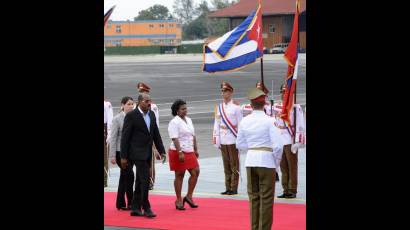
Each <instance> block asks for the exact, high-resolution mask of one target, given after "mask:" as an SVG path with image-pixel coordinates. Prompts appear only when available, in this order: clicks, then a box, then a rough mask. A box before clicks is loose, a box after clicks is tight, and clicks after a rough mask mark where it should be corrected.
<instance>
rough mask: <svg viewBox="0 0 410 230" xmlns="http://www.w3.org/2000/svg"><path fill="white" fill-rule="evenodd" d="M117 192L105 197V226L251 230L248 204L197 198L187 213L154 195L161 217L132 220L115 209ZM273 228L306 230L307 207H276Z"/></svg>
mask: <svg viewBox="0 0 410 230" xmlns="http://www.w3.org/2000/svg"><path fill="white" fill-rule="evenodd" d="M115 198H116V193H115V192H105V193H104V225H107V226H121V227H135V228H155V229H196V230H197V229H206V230H210V229H212V230H218V229H220V230H228V229H235V230H239V229H250V218H249V206H248V201H247V200H230V199H218V198H195V197H194V200H195V203H197V204H198V205H199V208H197V209H192V208H190V207H189V205H188V204H185V208H186V210H185V211H178V210H176V209H175V205H174V201H175V196H166V195H150V196H149V198H150V203H151V208H152V210H153V211H154V212H155V213H156V214H157V217H155V218H153V219H148V218H146V217H140V216H130V211H118V210H117V209H116V208H115ZM273 216H274V217H273V226H272V229H275V230H304V229H306V205H304V204H283V203H281V204H280V203H275V204H274V214H273Z"/></svg>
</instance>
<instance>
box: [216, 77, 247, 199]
mask: <svg viewBox="0 0 410 230" xmlns="http://www.w3.org/2000/svg"><path fill="white" fill-rule="evenodd" d="M221 91H222V92H221V93H222V98H223V102H222V103H220V104H219V105H218V106H217V108H215V110H216V111H215V122H214V129H213V144H214V146H215V147H217V148H219V149H220V150H221V152H222V161H223V165H224V174H225V188H226V189H225V191H224V192H222V193H221V194H222V195H236V194H238V184H239V153H238V149H237V148H236V136H237V132H238V124H239V122H240V121H241V120H242V112H241V108H240V107H239V105H238V103H236V102H234V101H233V100H232V95H233V87H232V86H231V85H230V84H229V83H228V82H225V81H224V82H222V84H221Z"/></svg>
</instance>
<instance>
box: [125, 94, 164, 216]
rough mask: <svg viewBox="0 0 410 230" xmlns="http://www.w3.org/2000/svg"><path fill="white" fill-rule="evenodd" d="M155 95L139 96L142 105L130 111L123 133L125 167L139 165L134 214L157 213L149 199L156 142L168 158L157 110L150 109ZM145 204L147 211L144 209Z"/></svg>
mask: <svg viewBox="0 0 410 230" xmlns="http://www.w3.org/2000/svg"><path fill="white" fill-rule="evenodd" d="M150 107H151V98H150V96H149V95H148V94H145V93H142V94H140V95H139V96H138V106H137V108H135V109H134V110H133V111H131V112H129V113H127V115H126V116H125V119H124V127H123V130H122V137H121V154H120V156H121V166H122V168H124V169H125V168H127V166H128V167H131V168H132V167H133V166H134V165H135V166H136V175H135V191H134V196H133V200H132V204H131V216H142V215H145V216H146V217H151V218H152V217H155V216H156V215H155V214H154V213H153V212H152V210H151V205H150V203H149V200H148V187H149V167H150V162H151V159H152V144H153V143H155V147H156V148H157V150H158V152H159V153H160V155H161V158H162V159H165V149H164V145H163V143H162V139H161V135H160V133H159V130H158V125H157V123H156V122H155V119H156V117H155V114H154V112H152V111H151V110H150ZM141 207H142V209H143V210H144V213H142V211H141Z"/></svg>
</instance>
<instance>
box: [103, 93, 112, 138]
mask: <svg viewBox="0 0 410 230" xmlns="http://www.w3.org/2000/svg"><path fill="white" fill-rule="evenodd" d="M113 116H114V112H113V109H112V105H111V103H110V102H109V101H106V100H104V124H107V132H108V135H107V142H109V139H110V130H111V124H112V119H113Z"/></svg>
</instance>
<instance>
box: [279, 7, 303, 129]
mask: <svg viewBox="0 0 410 230" xmlns="http://www.w3.org/2000/svg"><path fill="white" fill-rule="evenodd" d="M298 44H299V0H296V12H295V19H294V21H293V31H292V37H291V38H290V42H289V45H288V48H287V49H286V52H285V55H284V58H285V60H286V61H287V62H288V72H287V75H286V78H285V80H286V90H285V93H284V97H283V108H282V112H281V118H282V119H283V120H284V121H285V122H286V123H287V124H288V125H289V127H290V117H289V115H290V111H291V110H292V107H293V102H294V93H295V88H296V79H297V71H295V68H296V67H297V58H298ZM296 70H297V68H296Z"/></svg>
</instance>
